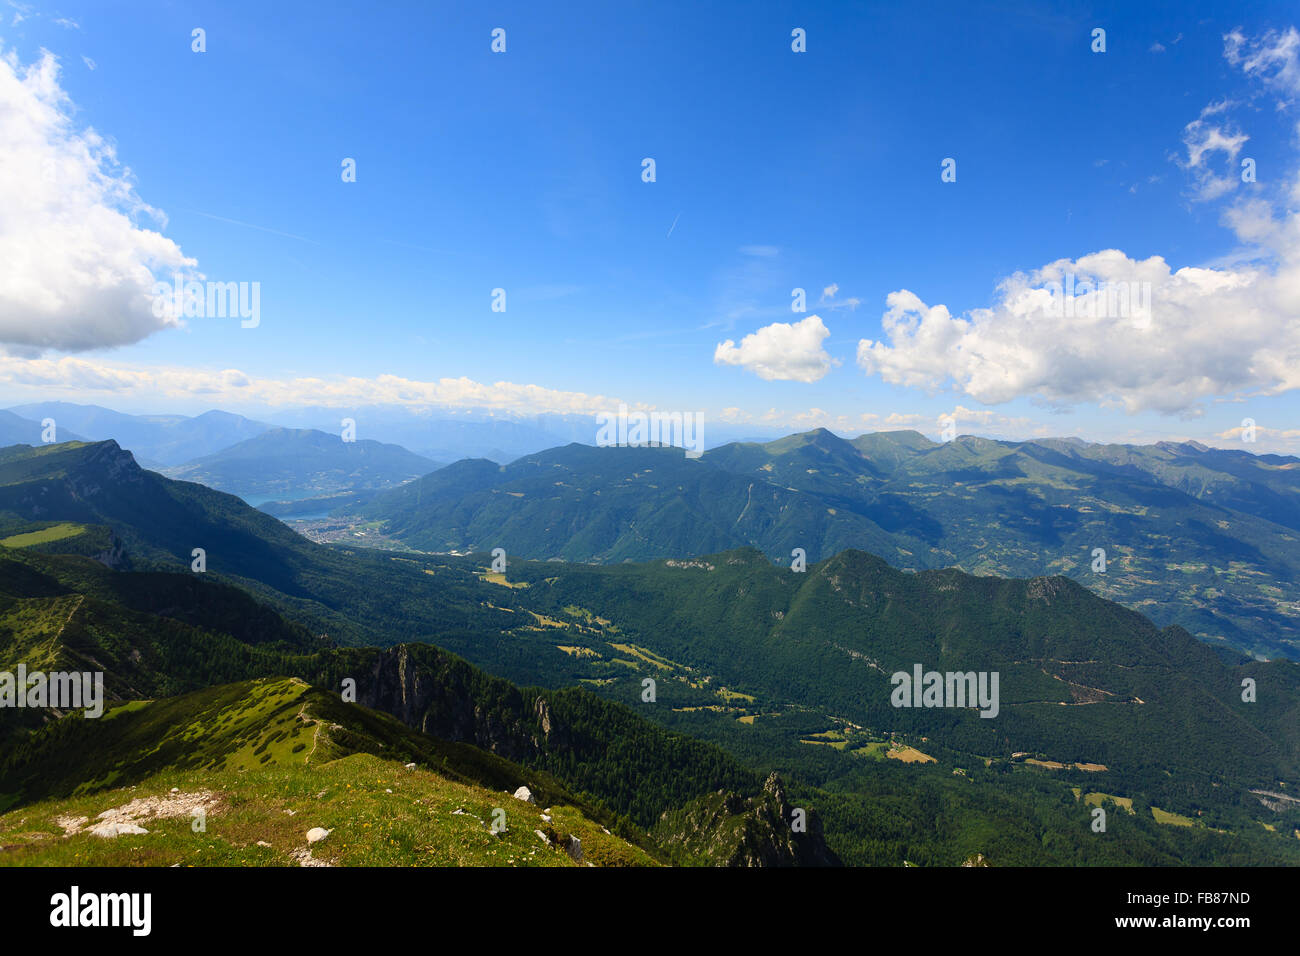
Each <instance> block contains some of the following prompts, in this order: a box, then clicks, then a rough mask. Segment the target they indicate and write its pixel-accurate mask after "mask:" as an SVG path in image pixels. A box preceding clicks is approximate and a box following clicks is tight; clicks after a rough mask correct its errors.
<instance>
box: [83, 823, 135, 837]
mask: <svg viewBox="0 0 1300 956" xmlns="http://www.w3.org/2000/svg"><path fill="white" fill-rule="evenodd" d="M90 832H91V833H93V834H95V836H97V837H104V838H105V839H113V838H115V837H119V836H124V835H126V834H136V833H148V832H149V831H148V830H146V829H145V828H144V827H138V826H136V825H135V824H134V823H99V824H96V825H95V826H93V827H91V828H90Z"/></svg>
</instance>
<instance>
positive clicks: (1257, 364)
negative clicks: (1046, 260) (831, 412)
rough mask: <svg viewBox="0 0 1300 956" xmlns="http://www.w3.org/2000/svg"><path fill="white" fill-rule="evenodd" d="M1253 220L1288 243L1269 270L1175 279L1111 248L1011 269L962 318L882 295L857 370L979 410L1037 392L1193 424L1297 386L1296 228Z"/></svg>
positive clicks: (902, 294) (1151, 262)
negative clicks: (1235, 396) (947, 395)
mask: <svg viewBox="0 0 1300 956" xmlns="http://www.w3.org/2000/svg"><path fill="white" fill-rule="evenodd" d="M1259 217H1260V211H1259V210H1258V209H1256V210H1255V211H1254V216H1253V217H1251V216H1247V217H1246V218H1245V222H1246V223H1247V224H1248V225H1249V227H1250V228H1252V229H1254V230H1256V234H1257V235H1260V236H1261V237H1263V236H1265V235H1267V236H1269V237H1271V238H1273V239H1275V240H1277V239H1281V238H1282V237H1283V233H1286V232H1288V231H1289V233H1290V242H1289V246H1288V247H1287V249H1286V250H1285V253H1284V256H1283V257H1282V259H1281V260H1280V262H1279V264H1278V266H1277V268H1276V269H1275V270H1269V269H1266V268H1263V267H1249V266H1244V267H1238V268H1224V269H1207V268H1193V267H1184V268H1182V269H1177V270H1174V269H1172V268H1171V267H1170V266H1169V264H1168V263H1166V262H1165V260H1164V259H1163V258H1162V257H1160V256H1152V257H1150V258H1148V259H1143V260H1137V259H1132V258H1130V257H1129V256H1126V255H1125V254H1124V253H1122V252H1120V251H1119V250H1117V249H1109V250H1106V251H1103V252H1098V253H1094V254H1092V255H1088V256H1083V257H1081V258H1080V259H1077V260H1069V259H1061V260H1058V261H1057V262H1053V263H1051V264H1049V265H1046V266H1044V267H1043V268H1041V269H1038V270H1036V271H1034V272H1032V273H1028V274H1026V273H1017V274H1016V275H1014V276H1011V277H1010V278H1008V279H1006V280H1004V281H1003V282H1002V283H1001V284H1000V286H999V288H998V293H997V296H996V300H995V303H994V305H993V306H992V307H991V308H987V309H975V310H972V311H971V312H969V313H968V314H967V315H965V316H954V315H952V314H951V313H950V312H949V310H948V309H947V307H945V306H943V305H935V306H930V305H927V304H926V303H925V302H923V301H922V300H921V299H920V298H919V297H918V296H916V295H915V294H914V293H912V292H909V291H906V290H902V291H899V292H894V293H891V294H890V295H889V297H888V298H887V300H886V302H887V305H888V307H889V308H888V311H887V312H886V313H885V315H884V316H883V318H882V319H881V325H882V327H883V328H884V331H885V335H886V337H887V339H888V341H887V342H886V341H874V342H873V341H872V340H870V339H863V340H862V341H861V342H859V344H858V364H859V365H860V366H861V367H862V368H863V369H864V370H865V371H866V372H867V373H868V374H877V375H880V376H881V378H882V379H884V380H885V381H886V382H890V383H895V384H902V385H910V386H917V387H922V388H928V389H932V390H935V389H938V388H940V387H943V386H945V385H947V384H949V383H951V384H952V385H954V386H955V387H956V388H957V389H958V390H959V391H961V392H964V393H965V394H967V395H969V396H970V397H972V398H974V399H977V400H978V401H980V402H983V403H985V404H989V405H992V404H998V403H1001V402H1007V401H1010V400H1012V399H1014V398H1017V397H1020V396H1036V397H1038V398H1040V399H1042V400H1044V401H1046V402H1048V403H1050V404H1054V405H1061V406H1068V405H1074V404H1081V403H1100V404H1102V405H1105V406H1120V407H1123V408H1125V409H1126V410H1128V411H1132V412H1136V411H1143V410H1156V411H1161V412H1166V413H1183V414H1199V412H1200V407H1199V403H1200V402H1201V401H1202V400H1204V399H1206V398H1208V397H1211V396H1215V395H1220V394H1224V393H1233V392H1261V393H1267V394H1276V393H1280V392H1284V391H1287V390H1290V389H1293V388H1298V387H1300V324H1297V323H1296V322H1295V318H1294V317H1295V316H1296V315H1300V248H1297V246H1298V244H1297V243H1296V242H1295V236H1296V234H1297V232H1298V231H1300V230H1297V225H1298V224H1297V221H1296V218H1295V216H1294V215H1293V216H1292V217H1290V219H1289V220H1287V221H1286V222H1285V223H1277V222H1275V221H1272V220H1268V221H1267V222H1266V221H1265V220H1264V219H1262V218H1259ZM1268 222H1272V227H1271V228H1270V227H1269V226H1268V224H1267V223H1268ZM1070 276H1074V277H1075V282H1076V285H1075V287H1074V289H1075V293H1076V294H1075V295H1073V296H1071V295H1069V294H1068V291H1069V283H1070ZM1085 283H1086V284H1085ZM1080 290H1082V291H1080ZM1147 290H1149V297H1150V304H1149V307H1148V306H1147V305H1146V304H1145V301H1144V300H1145V299H1146V297H1147ZM1125 291H1127V294H1128V296H1129V300H1128V303H1127V306H1126V305H1125V303H1124V298H1123V293H1124V292H1125Z"/></svg>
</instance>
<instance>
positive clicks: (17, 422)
mask: <svg viewBox="0 0 1300 956" xmlns="http://www.w3.org/2000/svg"><path fill="white" fill-rule="evenodd" d="M44 430H45V429H44V427H43V426H42V425H41V419H40V418H30V417H23V416H20V415H15V414H14V413H13V412H9V411H3V410H0V447H3V446H4V445H40V444H42V443H43V442H44V437H43V432H44ZM54 438H55V441H56V442H61V441H82V440H83V439H82V437H81V436H80V435H78V434H77V433H76V432H73V431H71V430H68V429H61V428H56V429H55V434H54Z"/></svg>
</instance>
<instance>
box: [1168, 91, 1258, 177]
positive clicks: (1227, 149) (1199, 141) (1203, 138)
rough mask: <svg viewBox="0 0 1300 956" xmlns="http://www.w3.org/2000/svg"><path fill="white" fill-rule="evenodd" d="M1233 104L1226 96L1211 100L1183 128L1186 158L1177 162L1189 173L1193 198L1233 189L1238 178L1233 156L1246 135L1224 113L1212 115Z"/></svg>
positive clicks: (1246, 137)
mask: <svg viewBox="0 0 1300 956" xmlns="http://www.w3.org/2000/svg"><path fill="white" fill-rule="evenodd" d="M1233 105H1234V104H1233V103H1232V102H1231V101H1229V100H1226V99H1225V100H1220V101H1219V102H1217V103H1211V104H1210V105H1209V106H1207V107H1205V109H1203V110H1201V115H1200V116H1198V117H1197V118H1196V119H1194V120H1192V121H1191V122H1190V123H1188V124H1187V126H1186V127H1184V129H1183V145H1184V146H1185V147H1186V148H1187V159H1186V160H1185V161H1179V165H1180V166H1182V167H1183V168H1184V169H1186V170H1188V171H1189V172H1190V173H1191V174H1192V199H1193V200H1195V201H1198V202H1210V201H1212V200H1215V199H1218V198H1219V197H1220V196H1223V195H1226V194H1227V193H1229V192H1231V191H1232V190H1234V189H1236V188H1237V186H1238V184H1239V183H1240V181H1241V180H1240V178H1239V176H1240V172H1241V170H1240V169H1239V168H1238V166H1237V157H1238V156H1239V155H1240V154H1241V147H1242V146H1244V145H1245V144H1246V143H1247V142H1248V141H1249V140H1250V137H1249V136H1247V135H1246V134H1245V133H1242V132H1240V131H1239V130H1237V129H1236V128H1235V126H1234V125H1233V124H1232V123H1231V122H1230V121H1228V120H1227V118H1226V117H1225V118H1224V119H1221V120H1214V119H1212V118H1213V117H1216V116H1218V115H1219V114H1222V113H1226V112H1227V110H1229V109H1230V108H1231V107H1232V106H1233ZM1219 154H1221V156H1220V155H1219ZM1215 159H1218V163H1217V165H1216V164H1215V163H1213V162H1212V160H1215Z"/></svg>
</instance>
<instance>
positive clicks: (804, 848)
mask: <svg viewBox="0 0 1300 956" xmlns="http://www.w3.org/2000/svg"><path fill="white" fill-rule="evenodd" d="M338 655H339V656H338V657H336V658H334V660H335V662H336V665H335V666H336V668H337V667H338V666H340V665H341V666H343V667H344V668H345V669H346V671H347V673H345V672H344V671H340V670H337V669H336V670H334V671H333V672H332V673H329V674H325V675H316V676H314V677H313V678H312V682H313V683H317V684H318V685H320V686H330V685H333V686H338V685H337V680H338V679H339V675H340V674H343V676H352V677H354V678H355V679H356V682H357V685H356V689H357V703H360V704H363V705H365V706H367V707H372V708H374V709H375V710H380V711H384V712H386V713H389V714H392V715H393V716H394V717H396V718H397V719H399V720H401V721H402V722H403V723H404V724H406V725H407V726H409V727H414V728H416V729H418V730H420V731H422V732H424V733H426V734H430V735H432V736H434V737H439V738H441V739H443V740H448V741H452V742H456V743H468V744H473V745H474V746H476V747H479V748H481V749H483V750H486V751H489V752H490V753H494V754H496V755H498V756H501V757H505V758H506V759H508V760H512V761H516V762H518V763H521V764H523V765H525V766H532V767H538V768H547V769H549V770H550V771H551V772H557V773H558V774H559V775H560V776H561V777H562V778H564V779H565V780H566V782H570V783H572V784H573V785H575V786H577V787H578V788H580V789H581V788H583V786H584V783H586V784H590V783H591V782H592V780H596V779H601V780H605V781H606V782H608V778H609V777H610V774H611V773H614V772H616V768H620V767H621V768H622V771H623V772H625V773H628V774H629V776H627V777H626V778H624V779H623V781H622V782H623V784H625V785H626V786H627V787H630V788H632V789H633V790H635V789H636V788H637V787H638V786H640V785H641V784H639V783H638V781H639V779H640V778H638V777H637V776H636V773H637V771H636V770H634V769H629V766H639V765H636V764H635V762H632V763H628V762H624V763H618V762H609V763H607V762H606V761H607V760H608V758H609V757H610V755H611V753H612V752H614V751H617V750H619V748H621V747H624V746H625V741H623V740H621V739H619V737H620V735H621V734H623V733H627V732H635V731H629V729H628V728H627V727H621V726H619V725H618V724H617V721H619V720H620V719H621V720H624V721H626V720H637V718H633V717H631V716H630V715H627V714H625V713H624V711H623V709H622V708H618V707H617V705H613V704H607V703H604V702H600V703H599V706H600V707H602V708H608V709H609V713H604V714H603V716H602V719H601V720H599V721H597V725H598V726H599V727H600V728H601V732H602V734H603V736H601V735H600V734H594V733H593V729H592V725H591V724H590V722H589V723H588V725H586V726H585V728H584V727H578V726H570V725H569V724H567V723H566V721H565V719H564V716H563V714H564V713H566V712H567V713H570V714H571V715H572V714H574V713H576V712H577V711H574V710H573V702H572V701H567V703H566V698H565V697H564V695H565V694H567V693H568V692H562V693H561V694H560V695H559V697H558V698H552V699H551V700H548V698H547V696H546V695H538V694H535V693H532V692H529V693H524V692H521V691H519V690H518V689H517V688H515V687H514V686H513V685H510V684H508V683H506V682H505V681H501V680H498V679H497V678H492V677H488V676H487V675H484V674H483V673H482V672H480V671H478V670H476V669H475V668H472V667H470V666H468V665H467V664H465V662H464V661H461V660H460V659H459V658H456V657H455V656H453V655H451V654H447V653H446V652H444V651H442V650H439V649H438V648H436V647H431V646H429V645H427V644H404V645H399V646H397V647H393V648H389V649H386V650H365V651H359V650H345V651H340V652H338ZM656 732H657V733H660V734H662V731H656ZM665 736H667V735H665ZM637 739H638V740H642V739H643V738H637ZM646 746H650V747H653V746H655V745H654V744H652V743H649V744H646ZM697 746H698V745H697ZM668 753H669V751H664V753H663V754H662V755H661V754H659V753H658V752H656V753H655V754H653V755H652V756H654V757H656V758H657V757H659V756H663V757H664V758H665V760H666V759H667V754H668ZM625 756H626V755H624V757H625ZM650 764H651V765H653V767H654V768H655V769H654V773H656V774H657V775H662V774H663V773H669V774H671V773H672V772H673V767H672V766H671V764H669V763H665V762H663V761H659V760H651V761H650ZM562 767H568V770H569V771H570V772H573V773H575V774H576V775H575V776H573V777H572V778H570V776H569V773H567V772H565V771H564V770H562V769H561V768H562ZM584 768H585V769H586V771H587V775H584ZM698 792H699V791H696V793H698ZM751 792H752V793H753V795H752V796H746V795H743V794H740V793H736V792H734V791H733V790H729V789H726V788H725V787H724V788H723V789H720V790H718V791H717V792H716V793H713V792H710V793H707V794H705V795H703V796H697V797H695V798H694V799H690V798H689V796H683V797H681V798H680V799H681V800H682V801H686V800H688V799H690V802H686V803H684V805H682V804H678V803H676V802H675V801H674V803H673V804H671V805H670V806H671V808H670V809H669V810H668V811H667V812H665V813H664V814H663V817H662V819H661V820H660V823H659V824H658V825H657V826H656V827H655V828H654V830H653V831H652V833H651V837H652V838H653V839H654V840H655V841H656V842H658V843H660V844H661V845H662V846H664V848H665V850H666V852H668V853H669V854H671V855H674V856H675V857H676V860H677V862H679V863H682V864H688V865H710V866H835V865H838V864H839V860H837V859H836V858H835V856H834V854H833V853H831V852H830V850H828V849H827V847H826V844H825V842H824V840H823V839H822V827H821V821H820V820H819V819H818V817H817V815H816V814H814V813H812V812H811V811H809V812H807V813H804V812H803V810H802V808H796V807H793V806H791V805H790V803H789V801H788V799H787V798H786V794H785V788H784V786H783V785H782V783H781V780H780V778H779V777H778V776H777V775H776V774H772V775H771V776H770V777H769V778H768V779H767V782H766V783H765V784H764V785H763V787H762V788H761V789H758V788H755V791H751ZM660 806H661V807H662V806H663V804H661V805H660ZM655 812H656V813H657V812H659V810H658V809H656V811H655ZM649 819H650V820H652V819H653V817H650V818H649ZM647 822H648V821H647Z"/></svg>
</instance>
